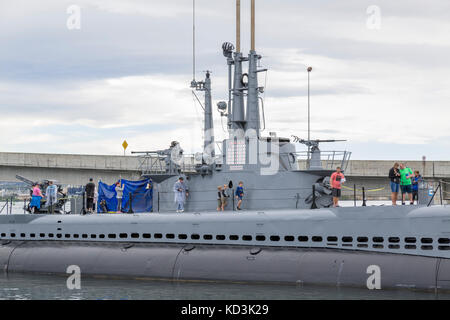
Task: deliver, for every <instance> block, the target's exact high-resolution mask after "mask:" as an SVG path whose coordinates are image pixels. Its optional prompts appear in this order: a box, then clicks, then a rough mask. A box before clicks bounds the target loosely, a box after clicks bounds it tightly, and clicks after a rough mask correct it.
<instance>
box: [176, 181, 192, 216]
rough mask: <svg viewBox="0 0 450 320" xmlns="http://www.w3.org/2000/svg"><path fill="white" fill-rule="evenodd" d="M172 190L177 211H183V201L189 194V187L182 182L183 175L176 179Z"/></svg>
mask: <svg viewBox="0 0 450 320" xmlns="http://www.w3.org/2000/svg"><path fill="white" fill-rule="evenodd" d="M173 192H174V193H175V198H174V200H175V203H176V204H177V212H178V213H180V212H184V202H185V201H186V197H188V196H189V189H188V187H187V186H186V184H185V183H184V179H183V177H179V178H178V181H177V182H175V184H174V185H173Z"/></svg>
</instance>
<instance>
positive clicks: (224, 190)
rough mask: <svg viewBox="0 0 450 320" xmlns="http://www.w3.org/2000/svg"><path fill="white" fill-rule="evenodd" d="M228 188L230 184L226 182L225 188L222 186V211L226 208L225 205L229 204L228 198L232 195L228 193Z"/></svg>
mask: <svg viewBox="0 0 450 320" xmlns="http://www.w3.org/2000/svg"><path fill="white" fill-rule="evenodd" d="M227 190H228V185H226V184H224V185H223V188H222V211H224V210H225V207H226V206H227V204H228V198H229V197H230V196H229V195H228V192H227Z"/></svg>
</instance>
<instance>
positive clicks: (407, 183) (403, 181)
mask: <svg viewBox="0 0 450 320" xmlns="http://www.w3.org/2000/svg"><path fill="white" fill-rule="evenodd" d="M412 177H413V172H412V170H411V169H410V168H408V167H407V166H406V165H405V164H404V163H401V164H400V189H401V191H402V205H404V204H405V197H406V194H408V197H409V204H414V202H413V197H412V186H411V185H412V182H411V179H412Z"/></svg>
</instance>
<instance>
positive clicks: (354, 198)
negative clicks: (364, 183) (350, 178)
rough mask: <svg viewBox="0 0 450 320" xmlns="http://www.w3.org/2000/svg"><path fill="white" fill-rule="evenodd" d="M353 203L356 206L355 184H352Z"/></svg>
mask: <svg viewBox="0 0 450 320" xmlns="http://www.w3.org/2000/svg"><path fill="white" fill-rule="evenodd" d="M353 205H354V206H355V207H356V184H354V185H353Z"/></svg>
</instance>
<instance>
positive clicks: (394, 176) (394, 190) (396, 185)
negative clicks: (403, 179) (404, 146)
mask: <svg viewBox="0 0 450 320" xmlns="http://www.w3.org/2000/svg"><path fill="white" fill-rule="evenodd" d="M399 166H400V165H399V164H398V163H397V162H396V163H394V166H393V167H392V168H391V170H389V179H390V180H391V181H390V186H391V200H392V205H393V206H396V205H397V196H398V191H399V189H400V172H399V171H398V167H399Z"/></svg>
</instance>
